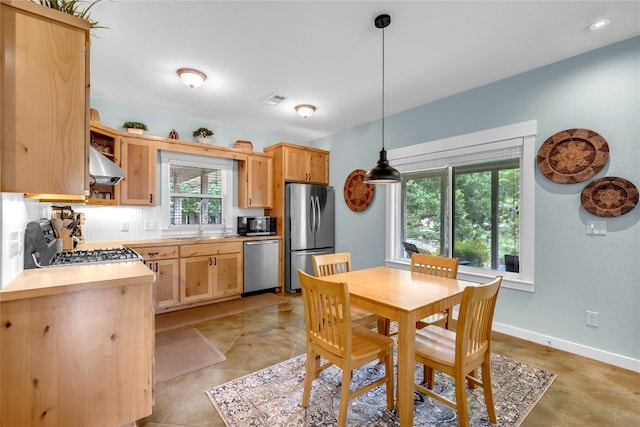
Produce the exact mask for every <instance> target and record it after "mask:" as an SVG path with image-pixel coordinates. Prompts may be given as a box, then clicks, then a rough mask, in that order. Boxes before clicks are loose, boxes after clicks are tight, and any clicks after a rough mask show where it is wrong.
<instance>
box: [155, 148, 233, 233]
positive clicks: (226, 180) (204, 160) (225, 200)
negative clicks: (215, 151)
mask: <svg viewBox="0 0 640 427" xmlns="http://www.w3.org/2000/svg"><path fill="white" fill-rule="evenodd" d="M170 164H175V165H181V166H192V167H197V168H208V169H219V170H220V175H221V176H220V178H221V180H222V187H221V190H222V197H221V199H222V223H221V224H202V225H201V224H180V225H174V224H171V222H170V220H169V217H170V209H171V203H169V201H170V197H171V195H170V193H169V186H168V182H169V167H170ZM160 169H161V171H160V204H161V206H162V213H161V218H162V220H161V227H162V230H163V231H164V232H171V233H193V232H199V231H200V230H203V231H204V232H209V233H212V232H213V233H218V232H219V233H224V231H225V227H227V228H228V227H229V225H231V224H232V222H233V160H230V159H224V158H220V157H209V156H201V155H197V154H188V153H180V152H177V151H168V150H160ZM193 197H198V195H193Z"/></svg>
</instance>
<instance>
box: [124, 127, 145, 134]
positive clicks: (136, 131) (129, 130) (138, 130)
mask: <svg viewBox="0 0 640 427" xmlns="http://www.w3.org/2000/svg"><path fill="white" fill-rule="evenodd" d="M127 132H129V133H137V134H139V135H142V134H143V133H144V130H143V129H135V128H128V129H127Z"/></svg>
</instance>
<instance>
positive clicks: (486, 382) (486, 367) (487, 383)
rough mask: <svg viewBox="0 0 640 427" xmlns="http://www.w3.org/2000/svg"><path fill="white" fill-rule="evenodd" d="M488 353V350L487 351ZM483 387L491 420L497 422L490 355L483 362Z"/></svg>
mask: <svg viewBox="0 0 640 427" xmlns="http://www.w3.org/2000/svg"><path fill="white" fill-rule="evenodd" d="M487 354H488V352H487ZM482 388H483V389H484V401H485V403H486V404H487V414H488V415H489V421H491V422H492V423H495V422H496V408H495V406H494V404H493V388H492V387H491V363H490V361H489V357H485V361H484V362H483V363H482Z"/></svg>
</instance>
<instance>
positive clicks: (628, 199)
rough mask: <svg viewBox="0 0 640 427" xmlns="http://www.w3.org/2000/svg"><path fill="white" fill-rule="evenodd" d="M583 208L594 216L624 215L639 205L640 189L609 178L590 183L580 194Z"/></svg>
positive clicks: (620, 180) (628, 183) (620, 179)
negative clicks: (639, 190)
mask: <svg viewBox="0 0 640 427" xmlns="http://www.w3.org/2000/svg"><path fill="white" fill-rule="evenodd" d="M580 202H581V203H582V206H583V207H584V208H585V209H586V210H587V211H588V212H591V213H592V214H594V215H597V216H603V217H614V216H620V215H624V214H626V213H627V212H629V211H630V210H631V209H633V208H634V207H635V206H636V205H637V204H638V189H637V188H636V186H635V185H633V183H632V182H631V181H627V180H626V179H624V178H618V177H616V176H607V177H604V178H600V179H596V180H595V181H593V182H591V183H589V185H587V186H586V187H584V189H583V190H582V193H580Z"/></svg>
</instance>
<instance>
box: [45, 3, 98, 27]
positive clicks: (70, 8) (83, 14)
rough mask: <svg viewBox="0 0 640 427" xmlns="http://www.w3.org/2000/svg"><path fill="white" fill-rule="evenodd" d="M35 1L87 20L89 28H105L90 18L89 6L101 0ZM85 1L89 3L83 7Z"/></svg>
mask: <svg viewBox="0 0 640 427" xmlns="http://www.w3.org/2000/svg"><path fill="white" fill-rule="evenodd" d="M34 1H35V2H37V3H40V4H41V5H42V6H46V7H48V8H51V9H55V10H59V11H60V12H64V13H66V14H69V15H73V16H76V17H78V18H81V19H84V20H85V21H89V27H90V28H91V29H95V28H107V27H103V26H100V24H99V23H98V21H94V20H93V19H91V16H90V10H91V8H92V7H93V6H94V5H95V4H96V3H98V2H100V1H102V0H95V1H92V2H87V1H84V0H34ZM86 3H88V4H89V5H88V6H87V7H83V6H84V5H85V4H86Z"/></svg>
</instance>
